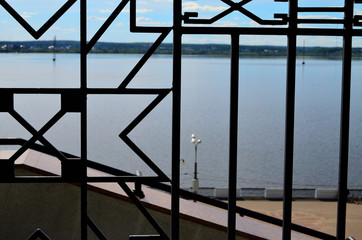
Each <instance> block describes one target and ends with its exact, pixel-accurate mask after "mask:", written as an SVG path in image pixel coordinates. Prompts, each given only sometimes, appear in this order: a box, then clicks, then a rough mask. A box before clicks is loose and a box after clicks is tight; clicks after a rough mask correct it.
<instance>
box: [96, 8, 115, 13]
mask: <svg viewBox="0 0 362 240" xmlns="http://www.w3.org/2000/svg"><path fill="white" fill-rule="evenodd" d="M99 12H100V13H111V12H112V11H111V10H109V9H101V10H99Z"/></svg>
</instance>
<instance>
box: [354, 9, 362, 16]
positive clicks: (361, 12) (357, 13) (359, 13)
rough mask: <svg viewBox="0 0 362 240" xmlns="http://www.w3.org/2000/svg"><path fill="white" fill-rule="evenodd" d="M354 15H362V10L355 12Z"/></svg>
mask: <svg viewBox="0 0 362 240" xmlns="http://www.w3.org/2000/svg"><path fill="white" fill-rule="evenodd" d="M354 14H355V15H362V10H360V9H355V10H354Z"/></svg>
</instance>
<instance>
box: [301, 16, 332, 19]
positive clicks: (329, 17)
mask: <svg viewBox="0 0 362 240" xmlns="http://www.w3.org/2000/svg"><path fill="white" fill-rule="evenodd" d="M299 18H300V19H338V18H337V17H333V16H330V15H300V16H299Z"/></svg>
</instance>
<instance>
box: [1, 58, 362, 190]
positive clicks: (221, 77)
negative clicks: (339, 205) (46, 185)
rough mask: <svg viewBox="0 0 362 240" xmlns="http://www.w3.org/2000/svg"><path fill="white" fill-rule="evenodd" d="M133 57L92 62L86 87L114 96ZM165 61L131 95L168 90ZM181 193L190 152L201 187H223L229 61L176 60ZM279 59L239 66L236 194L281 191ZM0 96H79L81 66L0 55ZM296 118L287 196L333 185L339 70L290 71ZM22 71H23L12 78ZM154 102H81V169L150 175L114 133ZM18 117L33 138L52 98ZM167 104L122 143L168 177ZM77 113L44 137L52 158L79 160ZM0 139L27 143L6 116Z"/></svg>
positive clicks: (355, 150)
mask: <svg viewBox="0 0 362 240" xmlns="http://www.w3.org/2000/svg"><path fill="white" fill-rule="evenodd" d="M140 57H141V56H140V55H90V56H89V57H88V67H87V74H88V87H90V88H94V87H100V88H114V87H118V86H119V85H120V84H121V82H122V79H124V78H125V77H126V76H127V74H128V73H129V71H130V70H131V69H132V68H133V66H134V65H135V64H136V63H137V61H138V60H139V59H140ZM171 60H172V58H171V56H162V55H160V56H155V57H153V58H152V59H151V60H150V61H149V62H147V63H146V65H145V66H144V68H143V69H142V70H141V71H140V72H139V73H138V74H137V75H136V76H135V78H134V80H133V81H132V82H131V83H130V84H129V86H128V87H129V88H170V87H171V86H172V62H171ZM182 63H183V65H182V119H181V123H182V127H181V158H182V159H184V160H185V162H186V164H185V165H182V166H181V173H182V175H181V185H182V186H184V187H187V186H190V185H191V179H192V177H193V171H194V169H193V167H194V165H193V163H194V146H193V145H192V144H191V142H190V140H191V133H195V134H196V135H197V137H198V138H201V139H202V144H201V145H200V146H199V147H198V176H199V179H200V186H201V187H210V186H217V187H225V186H227V174H228V170H227V168H228V143H229V138H228V131H229V101H230V100H229V92H230V89H229V88H230V84H229V75H230V66H229V64H230V60H229V59H227V58H215V59H214V58H204V57H183V59H182ZM285 63H286V60H285V59H284V58H273V59H269V58H260V59H259V58H252V59H249V58H242V59H240V97H239V139H238V141H239V142H238V150H239V151H238V179H239V181H238V186H239V187H279V186H282V182H283V166H284V164H283V158H284V118H285V113H284V109H285V76H286V67H285ZM0 64H1V73H2V75H1V80H0V87H2V88H4V87H10V88H22V87H35V88H39V87H41V88H77V87H79V86H80V84H79V81H80V70H79V64H80V60H79V56H78V55H76V54H59V55H57V61H56V62H55V63H54V62H53V61H52V55H51V54H0ZM297 64H298V65H297V79H296V80H297V83H296V113H295V119H296V121H295V153H294V157H295V164H294V165H295V169H294V183H295V187H315V186H317V185H318V186H319V185H323V186H326V185H327V186H330V185H336V184H337V181H338V155H339V114H340V92H341V74H342V73H341V67H342V65H341V61H340V60H323V59H307V61H306V64H305V65H302V64H301V62H297ZM361 65H362V61H354V62H353V79H352V102H351V136H350V172H349V185H351V186H360V185H361V182H362V176H361V175H360V174H359V172H360V171H361V164H360V159H359V158H360V156H362V146H361V144H360V143H361V142H362V141H361V138H362V124H361V123H362V111H361V106H360V104H359V102H361V100H362V92H361V91H360V89H362V88H361V87H362V86H361V85H362V78H361V76H362V72H361V71H362V67H361ZM20 69H21V70H20ZM155 97H156V95H147V96H142V95H89V96H88V156H89V159H92V160H95V161H98V162H101V163H104V164H108V165H111V166H114V167H117V168H121V169H123V170H126V171H129V172H135V171H136V170H141V171H142V172H143V175H147V174H153V173H152V171H151V170H149V168H148V167H147V166H146V165H145V164H144V163H143V162H142V161H141V160H140V159H139V157H138V156H137V155H136V154H135V153H133V152H132V151H131V150H130V149H129V148H128V147H127V145H126V144H125V143H123V141H122V140H121V139H120V138H119V136H118V135H119V133H120V132H121V131H122V130H123V129H124V128H126V127H127V125H128V124H129V123H130V122H131V121H132V120H133V119H134V118H135V117H136V116H137V115H138V114H139V113H140V112H141V111H142V110H143V109H144V108H145V107H146V106H147V105H148V104H149V103H150V102H151V101H153V100H154V99H155ZM15 101H16V106H15V108H16V110H17V111H18V112H19V113H21V114H22V116H23V117H24V118H26V119H27V120H29V122H30V123H32V125H33V126H34V127H35V128H37V129H39V128H40V127H41V126H42V124H43V123H44V122H46V121H47V120H48V119H50V118H51V117H52V116H53V115H54V112H55V111H54V108H55V109H59V107H60V106H59V104H60V96H57V95H52V96H50V95H26V94H19V95H16V98H15ZM171 101H172V98H171V95H169V96H167V97H166V98H165V99H164V100H163V101H162V102H161V104H160V105H159V106H157V107H156V108H155V109H154V110H153V111H152V112H151V114H150V115H149V116H147V117H146V118H145V119H144V120H143V121H142V122H141V123H140V125H138V126H137V127H136V128H135V129H134V130H133V131H132V132H131V133H130V134H129V137H130V138H131V139H132V141H134V142H135V143H136V144H137V145H138V146H139V147H140V148H141V149H142V150H143V151H144V152H145V153H146V154H147V155H148V156H149V157H150V158H151V159H152V160H153V161H154V162H155V163H156V164H157V165H158V166H160V168H161V169H162V170H163V171H164V172H165V173H166V174H168V175H169V176H170V173H171V160H170V159H171V128H172V127H171V126H172V122H171V112H172V109H171ZM79 119H80V116H79V114H77V113H72V114H69V113H68V114H67V115H66V116H65V117H64V118H62V119H61V120H60V121H59V122H58V123H57V124H56V125H55V126H54V127H53V128H52V129H50V130H49V131H48V132H47V133H46V134H45V137H46V138H47V139H48V140H49V141H50V142H51V143H52V144H53V145H54V146H56V147H57V148H59V149H60V150H63V151H68V152H70V153H73V154H76V155H79V152H80V151H79V146H80V136H79V135H80V133H79V129H80V126H79ZM0 120H1V123H2V126H3V127H2V128H1V132H0V134H1V137H23V138H25V139H29V138H30V134H29V133H28V132H27V131H26V130H24V129H23V128H22V127H21V126H20V125H19V124H17V123H16V121H15V120H13V119H12V118H11V117H10V116H9V115H8V114H6V113H0Z"/></svg>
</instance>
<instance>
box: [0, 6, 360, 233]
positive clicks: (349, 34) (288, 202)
mask: <svg viewBox="0 0 362 240" xmlns="http://www.w3.org/2000/svg"><path fill="white" fill-rule="evenodd" d="M252 1H253V0H242V1H239V2H234V1H231V0H222V2H223V3H225V4H226V5H228V7H227V9H226V10H224V11H222V12H221V13H219V14H217V15H216V16H214V17H212V18H210V19H201V18H198V13H197V12H184V13H183V12H182V1H181V0H174V2H173V9H170V11H171V12H172V13H173V26H172V27H162V26H161V27H150V26H138V25H137V22H136V9H137V6H136V0H122V1H120V2H119V5H118V6H117V7H116V8H115V10H114V11H113V12H112V13H111V14H110V16H109V17H108V19H107V20H106V21H105V22H104V24H103V25H102V26H101V27H100V28H99V30H98V31H97V32H96V33H95V35H94V36H93V37H92V38H91V39H90V40H89V41H87V1H86V0H78V1H76V0H69V1H66V3H65V4H64V5H63V6H62V7H61V8H60V9H59V10H58V11H57V12H56V13H55V14H54V15H53V16H52V17H51V18H50V19H49V20H47V21H46V23H45V24H44V25H43V26H41V27H40V28H39V29H38V30H34V29H33V28H32V27H31V26H30V25H29V24H28V23H27V21H26V20H25V19H24V18H22V17H21V15H20V14H19V13H17V12H16V11H15V10H14V9H13V8H12V7H11V5H10V4H9V3H7V1H5V0H2V1H0V4H1V6H2V7H3V8H4V9H5V10H6V11H7V12H8V13H9V14H10V15H11V16H12V17H13V18H14V19H15V20H16V21H17V22H18V23H19V24H20V25H21V26H22V27H23V28H24V29H25V30H26V31H27V32H28V33H29V34H30V35H31V36H33V38H34V39H39V38H40V37H41V36H42V35H43V34H44V33H45V32H47V31H48V30H49V28H50V27H51V26H52V25H53V24H54V23H55V22H57V20H58V19H59V18H61V16H62V15H63V14H64V13H66V12H67V11H68V10H69V8H70V7H71V6H72V5H73V4H74V3H76V2H79V3H80V9H79V11H80V19H79V22H80V49H81V51H80V75H81V78H80V87H79V88H1V89H0V112H7V113H9V114H10V115H11V116H12V117H13V118H14V119H16V120H17V121H18V122H19V123H20V124H21V125H22V126H23V127H24V128H25V129H27V130H28V131H29V132H30V133H31V134H32V137H31V138H30V139H29V140H28V141H23V140H10V139H2V140H0V144H1V145H9V144H19V145H21V147H20V149H19V150H17V151H16V152H15V154H14V155H13V156H12V157H10V158H9V159H5V160H1V161H0V181H1V182H3V183H5V182H6V183H17V182H22V183H30V182H33V183H34V182H35V183H36V182H39V183H43V182H78V183H79V184H80V189H81V197H80V206H81V213H80V215H81V218H80V219H81V239H87V227H89V228H90V229H91V230H92V231H93V232H94V233H95V235H96V236H98V237H99V239H106V237H105V236H104V235H103V234H102V232H101V229H99V228H98V227H97V225H96V224H95V223H94V222H93V221H92V219H90V217H89V216H88V214H87V183H89V182H117V183H118V184H119V185H120V187H121V188H122V189H123V190H124V191H125V192H126V193H127V194H128V196H129V197H130V199H132V201H133V202H134V203H135V204H136V206H137V207H138V208H139V209H140V210H141V212H142V213H143V215H144V216H145V217H146V218H147V220H148V221H149V222H150V223H151V225H152V226H153V227H154V228H155V229H156V231H157V232H158V234H159V235H158V236H149V238H148V239H158V238H159V239H173V240H177V239H179V235H180V227H179V226H180V208H179V204H180V197H186V198H192V199H195V200H197V201H200V202H204V203H207V204H211V205H213V206H216V207H219V208H222V209H227V210H228V239H235V234H236V215H237V214H241V215H245V216H249V217H252V218H255V219H258V220H261V221H264V222H268V223H271V224H274V225H278V226H281V227H282V229H283V239H284V240H288V239H291V231H292V230H293V231H297V232H300V233H304V234H307V235H310V236H313V237H317V238H320V239H339V240H342V239H345V232H346V202H347V193H348V189H347V177H348V146H349V144H348V141H349V120H350V87H351V62H352V39H353V37H356V36H361V35H362V29H359V28H356V27H357V26H361V25H362V24H361V19H362V16H359V15H354V7H355V4H360V3H362V1H360V0H354V1H353V0H345V1H344V3H343V6H341V7H334V6H333V7H299V5H298V1H297V0H289V1H288V0H275V2H276V4H278V3H277V2H285V3H287V4H288V6H289V9H288V12H287V13H277V14H275V15H274V17H275V19H271V20H269V19H262V18H260V17H258V16H257V15H256V14H254V13H252V12H251V11H249V10H247V9H246V8H244V5H246V4H248V3H250V2H252ZM255 1H256V0H255ZM128 3H130V30H131V32H137V33H158V34H159V37H158V38H157V40H156V41H155V42H154V43H153V45H152V46H151V48H150V49H149V50H148V51H147V52H146V53H145V54H144V55H143V57H142V58H141V60H140V61H139V62H138V63H137V64H136V66H135V67H134V68H133V69H132V70H131V71H130V72H129V74H128V75H127V77H126V78H125V79H124V80H123V81H122V82H121V83H120V85H119V87H117V88H107V89H104V88H89V87H88V81H87V80H88V78H87V55H88V54H89V52H90V51H91V49H92V47H93V46H94V45H95V44H96V43H97V42H98V40H99V39H100V38H101V37H102V36H103V34H104V33H105V32H106V31H107V29H108V28H109V26H110V25H111V24H112V23H113V22H114V20H115V19H116V17H117V16H118V15H119V14H120V13H121V12H122V11H123V10H124V7H125V6H126V5H127V4H128ZM234 12H239V13H240V14H242V15H244V16H246V17H248V18H250V19H251V20H253V21H255V22H256V23H257V24H259V27H214V26H209V25H211V24H213V23H215V22H216V21H218V20H220V19H222V18H224V17H225V16H227V15H229V14H231V13H234ZM302 12H338V13H343V14H344V17H343V18H340V19H338V18H337V19H328V18H326V19H314V18H311V19H308V18H300V17H299V15H298V14H299V13H302ZM193 24H197V25H193ZM300 24H308V27H303V28H301V27H299V25H300ZM318 24H343V28H333V27H323V26H324V25H322V27H315V25H318ZM263 25H273V26H274V27H273V28H270V27H264V26H263ZM171 33H172V34H173V75H172V87H170V88H152V89H148V88H143V89H142V88H137V89H135V88H129V87H128V84H129V83H130V82H131V81H132V80H133V78H134V76H135V75H136V73H137V72H138V71H140V70H141V68H142V67H143V65H144V64H145V63H146V62H147V61H148V60H149V58H150V57H151V56H152V54H153V53H154V52H155V50H156V49H157V47H158V46H160V44H161V43H162V42H163V41H164V40H165V38H166V37H167V36H168V35H169V34H171ZM193 34H198V35H200V34H201V35H202V34H211V35H220V34H223V35H229V36H230V39H231V42H230V44H231V53H230V58H231V66H230V67H231V75H230V132H229V139H230V141H229V143H230V146H229V194H228V195H229V196H230V198H229V201H228V203H225V202H220V201H217V200H214V199H209V198H206V197H203V196H200V195H197V194H193V193H190V192H187V191H183V190H181V189H180V162H179V161H180V129H181V67H182V64H181V47H182V36H184V35H193ZM242 35H267V36H286V37H287V39H288V56H287V65H286V68H287V77H286V85H287V88H286V110H285V111H286V119H285V149H284V151H285V159H284V162H285V164H284V197H283V218H282V219H276V218H273V217H270V216H267V215H264V214H261V213H258V212H255V211H251V210H248V209H244V208H240V207H237V206H236V197H235V196H236V181H237V154H238V152H237V140H238V115H239V113H238V99H239V92H238V89H239V87H238V83H239V38H240V36H242ZM298 36H340V37H343V74H342V99H341V106H342V107H341V130H340V131H341V132H340V164H339V185H338V216H337V232H336V236H331V235H329V234H326V233H322V232H320V231H317V230H314V229H310V228H306V227H303V226H299V225H296V224H293V223H292V218H291V214H292V182H293V153H294V151H293V147H294V115H295V114H294V112H295V79H296V52H297V49H296V48H297V37H298ZM15 94H56V95H60V96H61V109H60V110H59V112H58V113H56V114H55V115H54V117H53V118H51V119H50V120H49V121H48V122H47V123H46V124H45V125H44V126H43V127H42V128H40V130H39V131H37V130H35V128H33V127H32V125H31V124H29V123H28V122H27V121H26V120H25V119H24V118H23V117H22V116H21V115H20V114H19V113H17V112H16V111H15V110H14V95H15ZM95 94H103V95H111V94H113V95H122V94H135V95H156V98H155V99H154V100H153V101H152V102H151V104H149V105H148V106H147V107H146V108H145V109H144V110H143V111H142V112H141V113H140V114H139V115H138V116H137V117H136V118H135V119H134V120H133V121H132V122H131V123H130V124H129V125H128V126H127V127H126V128H125V129H124V130H123V131H122V132H121V133H120V135H119V136H120V138H121V139H122V140H123V141H124V142H125V143H126V144H127V145H128V146H129V147H130V148H131V149H132V150H133V151H134V152H135V153H136V154H137V155H138V156H139V157H140V158H141V159H142V160H143V161H144V162H145V163H146V164H147V165H148V166H149V167H150V168H151V169H152V170H153V171H154V172H155V173H156V174H157V176H154V177H149V176H135V175H132V174H129V173H126V172H124V171H121V170H118V169H114V168H111V167H107V166H104V165H101V164H98V163H95V162H92V161H89V160H88V155H87V146H88V144H87V136H88V133H87V118H88V115H87V97H88V96H90V95H95ZM169 94H171V95H172V113H171V115H172V158H171V159H170V161H171V162H172V175H171V179H170V178H169V177H168V176H167V175H166V174H165V173H163V171H162V170H160V168H159V167H158V166H157V165H156V164H155V163H154V162H153V161H152V160H151V159H150V158H149V157H148V156H147V155H146V154H145V153H144V152H143V151H142V149H140V148H139V147H138V146H137V145H136V144H135V143H133V142H132V140H131V139H130V138H129V137H128V134H129V133H130V132H131V131H132V130H133V129H134V128H135V127H136V126H137V125H138V124H139V123H140V122H141V121H142V120H143V119H144V118H145V117H146V116H147V115H148V114H149V113H150V112H151V111H152V110H153V109H154V108H155V107H156V106H157V105H158V104H159V103H160V102H162V100H163V99H164V98H165V97H166V96H168V95H169ZM68 113H78V114H79V115H80V126H81V129H80V135H81V147H80V149H81V151H80V156H79V157H78V156H72V155H69V154H66V153H64V152H61V151H59V150H58V149H56V148H55V147H54V146H53V145H52V144H51V143H50V142H49V141H48V140H47V139H46V138H45V137H44V134H45V132H47V131H48V130H49V129H50V128H52V126H53V125H54V124H55V123H57V122H58V121H59V120H60V119H61V118H62V117H63V116H64V115H66V114H68ZM36 141H39V142H41V143H42V144H43V146H40V145H37V144H35V143H36ZM29 148H33V149H36V150H39V151H43V152H46V153H48V154H51V155H54V156H56V157H57V158H58V159H59V160H60V161H61V165H62V174H61V176H54V177H23V176H22V177H19V176H15V174H14V162H15V160H16V159H17V158H18V157H19V156H20V155H21V154H22V153H24V152H25V151H26V150H27V149H29ZM87 168H94V169H97V170H100V171H104V172H106V173H110V174H112V176H105V177H91V176H87ZM126 182H135V183H137V184H145V185H149V186H151V187H154V188H158V189H162V190H164V191H168V192H170V193H171V236H167V234H166V233H165V231H164V230H163V229H162V228H161V227H160V226H159V225H158V224H157V222H156V220H155V219H154V218H153V217H152V216H151V215H150V214H149V213H148V212H147V210H146V209H145V208H144V207H143V206H142V204H141V202H140V201H139V200H138V198H137V197H136V196H135V194H134V193H133V192H132V191H131V190H130V189H129V188H128V187H127V185H126V184H125V183H126ZM165 183H168V184H165ZM38 237H39V238H41V239H49V238H48V237H47V236H46V235H45V233H43V232H42V231H41V230H40V229H38V230H36V231H35V232H34V233H33V234H32V235H31V236H30V238H29V239H36V238H38ZM137 238H139V239H140V238H145V236H131V237H130V239H137Z"/></svg>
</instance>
